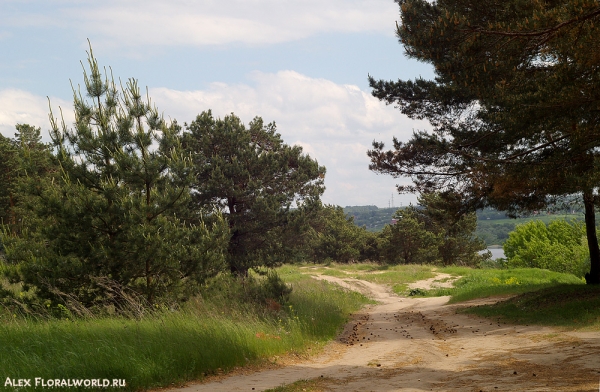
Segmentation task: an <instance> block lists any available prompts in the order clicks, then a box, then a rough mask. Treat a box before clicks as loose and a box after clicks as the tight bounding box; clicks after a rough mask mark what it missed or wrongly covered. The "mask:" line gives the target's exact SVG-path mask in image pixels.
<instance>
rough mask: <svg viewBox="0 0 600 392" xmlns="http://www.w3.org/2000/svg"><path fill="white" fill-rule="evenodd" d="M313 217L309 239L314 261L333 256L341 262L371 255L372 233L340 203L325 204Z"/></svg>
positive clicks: (363, 258)
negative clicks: (358, 222) (357, 223)
mask: <svg viewBox="0 0 600 392" xmlns="http://www.w3.org/2000/svg"><path fill="white" fill-rule="evenodd" d="M315 215H316V216H315V217H314V219H312V221H311V230H310V235H309V238H310V239H309V240H308V246H309V248H310V253H311V254H312V258H313V260H314V261H315V262H322V261H324V260H327V259H330V260H333V261H337V262H340V263H349V262H353V261H360V260H365V259H367V258H369V257H372V253H373V252H370V250H371V249H370V246H371V247H373V246H374V243H373V242H374V241H372V240H371V241H370V239H372V238H373V237H374V235H373V234H372V233H369V232H367V230H366V229H364V228H363V227H359V226H357V225H356V224H355V223H354V218H353V217H348V216H346V214H345V213H344V209H343V208H342V207H340V206H333V205H325V206H323V207H322V208H320V209H319V210H318V212H317V213H316V214H315Z"/></svg>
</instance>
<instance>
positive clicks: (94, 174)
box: [3, 49, 228, 306]
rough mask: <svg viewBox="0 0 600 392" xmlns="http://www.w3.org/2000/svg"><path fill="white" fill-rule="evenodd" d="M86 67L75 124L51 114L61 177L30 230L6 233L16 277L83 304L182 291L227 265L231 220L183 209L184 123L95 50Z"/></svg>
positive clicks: (187, 172) (186, 194) (47, 294)
mask: <svg viewBox="0 0 600 392" xmlns="http://www.w3.org/2000/svg"><path fill="white" fill-rule="evenodd" d="M88 66H89V68H88V69H87V70H85V69H84V82H85V86H84V92H83V93H82V92H81V91H79V90H78V89H75V88H74V89H73V90H74V91H73V93H74V107H75V119H76V120H75V124H74V127H73V128H69V127H67V125H66V124H65V123H64V121H62V122H61V123H60V124H59V122H58V121H57V120H56V119H55V118H54V117H53V116H52V115H51V122H52V132H51V136H52V140H53V143H54V147H55V149H56V157H57V160H58V162H59V164H60V167H61V176H60V178H58V179H56V180H55V181H53V182H51V183H50V184H47V185H48V186H47V187H45V189H43V190H42V191H41V192H40V194H39V203H38V204H37V208H36V210H35V217H34V218H33V219H31V220H30V222H29V225H28V227H26V229H25V230H24V231H23V233H22V234H21V235H20V236H7V235H4V237H3V241H4V242H5V244H6V249H7V252H6V253H7V258H8V261H9V263H11V264H12V265H13V266H14V268H12V269H11V273H10V275H11V279H12V280H16V281H21V282H23V283H24V284H25V285H26V286H27V285H29V286H34V287H35V290H36V293H37V294H38V295H39V296H40V297H42V298H48V299H51V300H55V301H65V299H75V300H77V301H79V302H81V303H82V304H84V305H86V306H91V305H94V304H102V303H104V302H113V303H116V304H118V301H119V300H120V298H119V293H120V292H123V291H124V290H133V291H134V292H137V293H138V294H140V295H142V296H144V297H145V298H146V300H147V301H148V302H150V303H153V302H155V301H156V300H158V299H159V298H161V297H164V296H169V297H172V298H175V299H181V298H184V297H185V296H186V295H188V294H190V293H191V292H194V291H195V290H197V288H198V284H199V283H202V282H203V281H204V280H205V279H206V278H208V277H211V276H214V275H215V274H216V273H218V272H219V271H221V270H222V269H223V267H224V249H225V247H224V245H225V243H226V239H227V234H228V233H227V228H226V226H225V225H224V223H223V222H222V220H220V219H219V218H218V217H217V216H216V215H214V216H213V218H215V219H214V224H213V225H205V224H204V223H203V222H202V221H198V222H197V224H195V225H192V224H188V223H186V222H185V221H184V218H185V216H181V211H184V212H185V211H186V207H187V205H188V203H189V200H190V187H189V184H190V183H191V174H192V173H191V161H190V159H189V157H188V156H187V155H186V154H185V153H184V152H183V149H182V147H181V136H180V127H179V126H178V125H177V123H176V122H172V123H170V124H169V123H167V122H166V121H164V119H163V118H162V117H161V116H160V115H159V114H158V111H157V109H156V108H155V107H153V106H152V104H151V103H150V100H149V98H148V99H146V98H145V97H144V96H143V95H142V94H141V92H140V89H139V88H138V85H137V81H136V80H134V79H129V80H128V81H127V82H126V84H125V86H122V85H121V86H117V85H116V84H115V82H114V80H113V79H112V78H111V76H110V75H108V74H107V72H106V71H105V72H104V75H103V74H102V73H101V70H100V67H99V66H98V63H97V61H96V59H95V58H94V56H93V53H92V51H91V49H90V52H89V55H88ZM84 97H85V98H84ZM178 213H179V215H178ZM184 215H185V214H184Z"/></svg>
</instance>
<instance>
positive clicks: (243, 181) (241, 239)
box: [184, 111, 325, 276]
mask: <svg viewBox="0 0 600 392" xmlns="http://www.w3.org/2000/svg"><path fill="white" fill-rule="evenodd" d="M187 130H188V131H187V132H186V134H185V136H184V140H185V149H186V150H187V151H188V152H189V153H190V154H191V156H192V160H193V176H194V180H193V194H192V199H193V200H192V208H193V209H202V208H207V207H211V206H216V207H217V208H218V209H219V210H220V211H222V212H223V216H224V217H225V219H226V220H227V222H228V225H229V230H230V233H231V234H230V238H229V244H228V249H227V261H228V264H229V268H230V270H231V271H232V272H233V273H236V274H238V275H242V276H244V275H246V273H247V271H248V269H249V268H254V267H260V266H274V265H277V264H279V263H281V262H284V261H286V260H290V259H292V258H293V253H294V247H295V246H296V244H295V243H294V242H295V239H297V238H299V237H301V234H302V233H303V231H305V230H306V229H307V228H308V226H307V225H306V221H305V220H304V219H303V216H304V214H305V212H306V211H307V210H310V209H311V208H313V206H316V205H317V203H318V201H319V197H320V196H321V194H322V193H323V191H324V190H325V187H324V186H323V179H324V177H325V168H324V167H322V166H319V165H318V163H317V161H315V160H314V159H312V158H311V157H310V156H308V155H305V154H303V153H302V147H299V146H288V145H287V144H285V143H284V142H283V140H282V138H281V135H280V134H279V133H277V128H276V126H275V124H274V123H270V124H264V122H263V120H262V119H261V118H260V117H256V118H255V119H254V120H252V121H251V122H250V123H249V124H248V126H247V127H246V126H245V125H244V124H243V123H242V122H241V120H240V119H239V117H237V116H235V115H233V114H231V115H229V116H225V117H224V118H223V119H219V118H214V117H213V116H212V113H211V112H210V111H207V112H203V113H201V114H200V115H198V117H197V118H196V119H195V120H194V121H192V122H191V123H190V124H189V125H188V126H187ZM293 207H296V208H293Z"/></svg>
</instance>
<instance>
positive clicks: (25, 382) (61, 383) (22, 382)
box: [4, 377, 125, 388]
mask: <svg viewBox="0 0 600 392" xmlns="http://www.w3.org/2000/svg"><path fill="white" fill-rule="evenodd" d="M4 386H5V387H41V388H53V387H101V388H110V387H112V388H114V387H124V386H125V380H122V379H112V380H109V379H106V378H104V379H99V378H97V379H94V378H92V379H61V378H53V379H52V378H51V379H45V378H41V377H36V378H34V379H31V378H12V379H11V378H10V377H7V378H6V381H4Z"/></svg>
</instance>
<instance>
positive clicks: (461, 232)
mask: <svg viewBox="0 0 600 392" xmlns="http://www.w3.org/2000/svg"><path fill="white" fill-rule="evenodd" d="M418 200H419V206H418V207H414V206H410V207H407V208H404V209H402V210H398V211H397V212H396V214H395V218H396V223H395V224H394V225H393V226H390V227H389V228H386V229H385V230H384V231H383V233H382V242H381V249H382V257H383V258H384V259H387V260H389V261H393V260H397V259H398V257H400V259H403V260H404V262H405V263H423V262H440V263H441V264H443V265H479V263H480V262H481V261H483V260H484V259H485V258H486V257H487V255H480V254H479V253H478V252H479V251H481V250H484V249H485V248H486V246H485V243H484V242H483V241H482V240H481V239H479V238H477V237H475V235H474V233H475V229H476V228H477V216H476V215H475V213H463V212H462V211H461V207H462V201H461V198H460V197H459V195H457V194H455V193H451V192H446V193H424V194H421V195H420V196H419V199H418ZM398 255H401V256H398Z"/></svg>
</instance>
